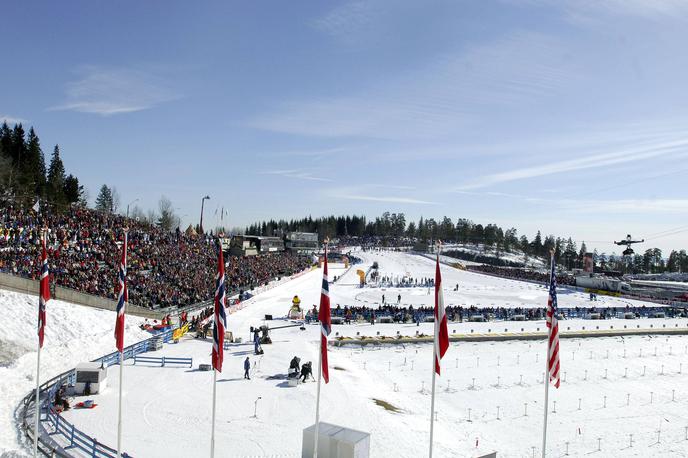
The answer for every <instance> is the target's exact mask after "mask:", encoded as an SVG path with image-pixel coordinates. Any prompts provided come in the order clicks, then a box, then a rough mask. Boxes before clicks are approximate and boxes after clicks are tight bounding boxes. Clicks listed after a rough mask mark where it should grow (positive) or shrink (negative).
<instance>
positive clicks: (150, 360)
mask: <svg viewBox="0 0 688 458" xmlns="http://www.w3.org/2000/svg"><path fill="white" fill-rule="evenodd" d="M136 363H144V364H156V365H158V366H160V367H165V366H166V365H168V364H172V365H174V364H181V365H183V366H186V365H187V364H188V365H189V367H193V358H173V357H170V356H162V357H158V356H138V355H134V364H136Z"/></svg>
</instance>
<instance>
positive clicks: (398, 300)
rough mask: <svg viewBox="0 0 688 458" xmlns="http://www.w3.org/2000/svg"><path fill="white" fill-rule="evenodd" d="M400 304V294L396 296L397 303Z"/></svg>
mask: <svg viewBox="0 0 688 458" xmlns="http://www.w3.org/2000/svg"><path fill="white" fill-rule="evenodd" d="M399 304H401V294H399V295H398V296H397V305H399Z"/></svg>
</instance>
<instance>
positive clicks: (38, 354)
mask: <svg viewBox="0 0 688 458" xmlns="http://www.w3.org/2000/svg"><path fill="white" fill-rule="evenodd" d="M41 232H42V234H41V235H42V239H41V247H42V249H43V250H45V232H46V229H43V230H42V231H41ZM42 284H43V259H41V285H42ZM43 293H44V292H43V289H42V288H39V292H38V295H39V298H38V308H39V312H38V333H37V334H38V342H37V345H36V347H37V349H38V351H37V352H36V401H35V404H36V413H35V417H36V418H34V430H33V433H34V434H33V435H34V437H33V456H34V457H38V428H39V426H40V420H41V348H42V345H41V337H40V327H41V325H42V323H41V311H40V309H41V301H42V300H43Z"/></svg>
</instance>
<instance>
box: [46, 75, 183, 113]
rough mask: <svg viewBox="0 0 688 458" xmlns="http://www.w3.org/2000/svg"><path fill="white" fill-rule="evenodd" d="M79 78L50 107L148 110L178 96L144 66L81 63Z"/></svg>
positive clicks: (90, 110)
mask: <svg viewBox="0 0 688 458" xmlns="http://www.w3.org/2000/svg"><path fill="white" fill-rule="evenodd" d="M77 73H78V74H79V79H77V80H75V81H72V82H70V83H68V84H67V86H66V90H65V99H66V100H65V102H64V103H61V104H59V105H57V106H54V107H51V108H49V109H50V110H69V111H78V112H82V113H94V114H99V115H102V116H109V115H115V114H121V113H132V112H136V111H142V110H147V109H149V108H153V107H154V106H156V105H158V104H160V103H163V102H168V101H171V100H174V99H177V98H179V95H177V94H174V93H173V92H172V91H171V90H170V89H169V88H167V87H166V85H165V83H164V82H163V81H162V80H161V79H160V78H158V77H156V76H154V75H153V74H151V73H148V72H146V71H143V70H137V69H131V68H112V67H99V66H93V65H88V66H83V67H81V68H80V69H79V70H78V72H77Z"/></svg>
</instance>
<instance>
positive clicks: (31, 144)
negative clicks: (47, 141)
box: [22, 127, 46, 204]
mask: <svg viewBox="0 0 688 458" xmlns="http://www.w3.org/2000/svg"><path fill="white" fill-rule="evenodd" d="M22 174H23V176H24V179H25V181H26V186H25V187H24V189H25V190H26V191H27V192H30V193H31V198H30V199H29V200H27V202H29V203H30V204H33V201H34V198H35V197H39V198H40V197H43V196H44V195H45V191H46V177H45V159H44V158H43V151H42V150H41V144H40V141H39V139H38V136H37V135H36V132H35V131H34V130H33V127H32V128H31V129H30V130H29V136H28V141H27V145H26V161H25V162H24V170H23V171H22Z"/></svg>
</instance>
